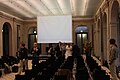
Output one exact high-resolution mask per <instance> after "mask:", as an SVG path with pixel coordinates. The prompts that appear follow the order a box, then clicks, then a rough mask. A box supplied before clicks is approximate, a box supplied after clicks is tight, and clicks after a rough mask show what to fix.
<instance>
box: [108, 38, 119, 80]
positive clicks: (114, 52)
mask: <svg viewBox="0 0 120 80" xmlns="http://www.w3.org/2000/svg"><path fill="white" fill-rule="evenodd" d="M115 42H116V41H115V39H110V40H109V43H110V55H109V63H110V71H111V75H112V76H113V80H119V79H118V78H117V74H116V66H115V61H116V58H117V54H118V53H117V45H116V44H115Z"/></svg>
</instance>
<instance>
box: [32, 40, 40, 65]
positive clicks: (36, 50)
mask: <svg viewBox="0 0 120 80" xmlns="http://www.w3.org/2000/svg"><path fill="white" fill-rule="evenodd" d="M31 54H32V55H33V60H32V66H33V67H34V66H36V65H37V64H38V63H39V55H40V49H39V48H38V47H37V42H34V45H33V48H32V50H31Z"/></svg>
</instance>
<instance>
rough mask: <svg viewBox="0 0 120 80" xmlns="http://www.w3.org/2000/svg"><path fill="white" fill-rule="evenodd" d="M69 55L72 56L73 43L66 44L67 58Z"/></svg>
mask: <svg viewBox="0 0 120 80" xmlns="http://www.w3.org/2000/svg"><path fill="white" fill-rule="evenodd" d="M69 56H72V45H71V44H70V43H68V44H67V45H66V52H65V59H67V58H68V57H69Z"/></svg>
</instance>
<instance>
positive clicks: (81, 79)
mask: <svg viewBox="0 0 120 80" xmlns="http://www.w3.org/2000/svg"><path fill="white" fill-rule="evenodd" d="M88 79H89V74H88V70H87V68H86V66H85V63H84V59H83V58H82V56H79V57H77V66H76V80H88Z"/></svg>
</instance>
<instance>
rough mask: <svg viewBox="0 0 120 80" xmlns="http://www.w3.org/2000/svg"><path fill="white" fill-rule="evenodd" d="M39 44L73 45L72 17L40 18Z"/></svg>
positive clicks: (38, 20)
mask: <svg viewBox="0 0 120 80" xmlns="http://www.w3.org/2000/svg"><path fill="white" fill-rule="evenodd" d="M37 39H38V41H37V42H38V43H58V42H59V41H61V42H65V43H72V16H71V15H65V16H38V17H37Z"/></svg>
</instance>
